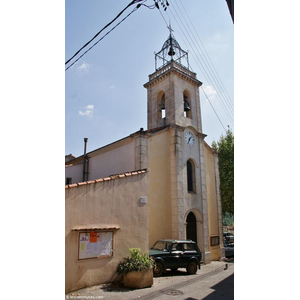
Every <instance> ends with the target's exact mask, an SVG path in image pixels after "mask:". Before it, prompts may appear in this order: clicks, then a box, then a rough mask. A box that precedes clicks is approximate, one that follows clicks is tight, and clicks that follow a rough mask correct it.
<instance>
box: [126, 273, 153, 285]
mask: <svg viewBox="0 0 300 300" xmlns="http://www.w3.org/2000/svg"><path fill="white" fill-rule="evenodd" d="M152 285H153V269H146V270H143V271H134V272H129V273H128V274H126V275H124V287H127V288H130V289H142V288H145V287H150V286H152Z"/></svg>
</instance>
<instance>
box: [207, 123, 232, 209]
mask: <svg viewBox="0 0 300 300" xmlns="http://www.w3.org/2000/svg"><path fill="white" fill-rule="evenodd" d="M212 148H213V149H214V150H215V151H217V152H218V153H219V171H220V193H221V200H222V213H223V215H225V214H226V213H229V214H230V215H234V136H233V133H232V131H231V130H230V128H229V126H228V130H227V131H226V136H225V137H224V136H223V134H222V135H221V137H220V140H219V141H218V142H215V141H213V142H212Z"/></svg>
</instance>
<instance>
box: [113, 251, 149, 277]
mask: <svg viewBox="0 0 300 300" xmlns="http://www.w3.org/2000/svg"><path fill="white" fill-rule="evenodd" d="M140 251H141V249H140V248H130V249H129V252H130V256H128V257H125V258H123V259H122V260H121V261H120V262H119V264H118V266H117V272H118V274H124V275H126V274H127V273H129V272H133V271H143V270H146V269H150V268H153V266H154V260H153V259H152V258H150V257H149V255H148V254H147V253H144V254H140Z"/></svg>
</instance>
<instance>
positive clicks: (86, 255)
mask: <svg viewBox="0 0 300 300" xmlns="http://www.w3.org/2000/svg"><path fill="white" fill-rule="evenodd" d="M114 233H115V232H114V230H84V231H79V233H78V257H77V258H78V260H79V261H82V260H87V259H97V258H107V257H112V256H113V253H114Z"/></svg>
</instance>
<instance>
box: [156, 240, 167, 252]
mask: <svg viewBox="0 0 300 300" xmlns="http://www.w3.org/2000/svg"><path fill="white" fill-rule="evenodd" d="M170 244H171V243H169V242H164V241H157V242H156V243H155V244H154V246H153V247H152V249H154V250H161V251H163V250H165V249H167V248H168V247H169V246H170Z"/></svg>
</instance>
